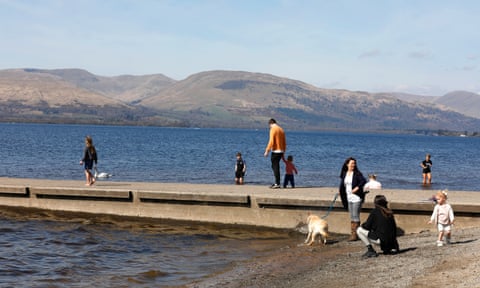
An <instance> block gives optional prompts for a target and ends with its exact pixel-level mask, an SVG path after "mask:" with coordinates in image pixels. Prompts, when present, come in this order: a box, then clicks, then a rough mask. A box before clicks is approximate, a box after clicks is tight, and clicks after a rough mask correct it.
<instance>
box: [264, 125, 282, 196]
mask: <svg viewBox="0 0 480 288" xmlns="http://www.w3.org/2000/svg"><path fill="white" fill-rule="evenodd" d="M268 125H269V126H270V139H269V141H268V144H267V148H265V153H264V156H265V157H267V156H268V153H270V152H272V155H271V160H272V170H273V175H274V176H275V183H274V184H272V186H271V187H270V188H274V189H277V188H280V160H281V159H282V157H283V154H284V153H285V150H287V140H286V138H285V132H284V131H283V129H282V127H280V126H279V125H278V124H277V121H275V119H273V118H272V119H270V121H268Z"/></svg>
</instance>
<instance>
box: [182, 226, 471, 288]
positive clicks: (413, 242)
mask: <svg viewBox="0 0 480 288" xmlns="http://www.w3.org/2000/svg"><path fill="white" fill-rule="evenodd" d="M479 237H480V227H477V228H466V229H462V230H457V229H455V227H454V230H453V231H452V244H450V245H446V246H443V247H437V246H436V239H437V233H436V231H433V230H431V231H430V230H425V231H424V232H421V233H416V234H408V235H403V236H401V237H399V238H398V241H399V243H400V249H401V251H400V253H399V254H396V255H383V254H380V255H379V256H378V257H377V258H368V259H362V254H363V253H364V252H365V251H366V249H365V247H364V246H363V244H362V242H360V241H356V242H348V241H346V236H336V238H335V239H331V240H330V241H329V242H328V243H327V245H326V246H323V245H321V244H316V245H315V246H313V247H312V246H304V245H302V244H301V243H300V244H299V243H298V242H296V243H290V245H288V246H285V247H282V248H281V249H279V250H277V251H274V252H273V253H272V254H270V255H268V256H264V257H257V258H255V259H252V260H250V261H248V262H240V263H236V264H235V265H234V267H233V268H232V269H231V270H229V271H226V272H224V273H221V274H218V275H215V276H213V277H210V278H208V279H203V280H199V281H197V282H196V283H193V284H191V285H188V286H187V287H195V288H204V287H230V288H234V287H288V288H308V287H419V288H420V287H432V288H433V287H435V288H438V287H465V288H466V287H468V288H470V287H480V276H479V275H480V261H479V260H478V259H480V258H479V256H480V239H479ZM378 250H379V249H377V251H378Z"/></svg>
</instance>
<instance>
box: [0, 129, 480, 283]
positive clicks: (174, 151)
mask: <svg viewBox="0 0 480 288" xmlns="http://www.w3.org/2000/svg"><path fill="white" fill-rule="evenodd" d="M286 134H287V142H288V148H287V150H288V151H287V155H293V156H294V163H295V164H296V166H297V168H298V170H299V174H298V175H297V176H296V184H297V186H299V187H322V186H323V187H333V186H337V184H338V180H339V179H338V175H339V171H340V167H341V165H342V164H343V161H344V159H345V158H347V157H348V156H354V157H355V158H356V159H357V161H358V166H359V168H360V170H361V171H362V172H363V173H364V174H365V175H366V174H368V173H376V174H377V175H378V179H379V180H380V181H381V182H382V184H383V186H384V187H386V188H394V189H449V190H463V191H480V184H479V183H478V181H475V180H476V176H475V175H478V174H479V172H480V171H479V170H480V166H479V165H476V164H477V163H478V160H479V159H478V158H479V157H480V156H479V155H478V154H479V153H478V149H479V148H478V147H480V145H479V144H480V138H473V137H443V136H442V137H434V136H419V135H396V134H373V133H372V134H367V133H340V132H300V131H288V130H287V129H286ZM85 135H91V136H92V137H93V139H94V144H95V146H96V148H97V151H98V156H99V163H98V168H99V170H100V171H101V172H107V173H111V174H113V176H112V177H111V178H109V181H141V182H182V183H214V184H232V182H233V178H234V173H233V169H234V164H235V153H236V152H237V151H241V152H242V154H243V155H244V159H245V161H246V162H247V167H248V169H247V175H246V179H245V181H246V185H266V186H267V185H269V184H271V182H272V180H273V176H272V172H271V168H270V159H269V158H265V157H263V152H264V149H265V146H266V143H267V141H268V129H264V130H232V129H188V128H158V127H120V126H91V125H45V124H14V123H12V124H0V136H1V139H2V141H3V145H1V149H0V159H1V161H0V177H17V178H40V179H69V180H84V175H83V170H82V166H80V165H79V160H80V158H81V154H82V150H83V145H84V137H85ZM426 153H430V154H431V155H432V162H433V167H432V174H433V184H432V186H431V187H428V188H425V187H423V186H422V185H421V172H422V171H421V167H420V162H421V161H422V160H423V159H424V157H425V154H426ZM282 168H283V167H282ZM472 193H475V192H472ZM0 200H1V199H0ZM301 240H302V238H301V237H300V238H299V236H298V235H297V234H296V233H292V232H291V231H281V230H263V229H255V228H251V227H249V228H244V227H232V226H222V225H211V224H204V223H182V222H169V221H161V220H156V221H153V220H152V221H151V222H142V221H140V222H135V221H133V220H124V219H120V220H119V219H115V218H114V217H108V216H104V215H103V216H92V217H84V216H74V217H72V216H68V217H61V216H59V215H54V214H53V213H52V214H51V213H49V212H47V211H34V212H29V213H25V212H24V211H16V210H15V209H13V210H12V209H7V208H2V209H0V245H1V247H2V249H1V250H0V287H94V286H97V287H167V286H170V287H171V286H180V285H185V284H187V283H191V282H192V281H195V280H197V279H201V278H203V277H208V275H211V274H213V273H216V272H218V271H222V270H225V269H228V267H230V266H231V265H232V263H234V262H238V261H244V260H248V259H251V258H253V257H255V256H258V255H261V254H262V253H271V252H272V251H275V250H278V249H280V248H281V247H284V246H285V245H291V244H292V243H297V242H298V243H300V241H301Z"/></svg>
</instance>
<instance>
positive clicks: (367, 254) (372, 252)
mask: <svg viewBox="0 0 480 288" xmlns="http://www.w3.org/2000/svg"><path fill="white" fill-rule="evenodd" d="M367 248H368V250H367V252H365V254H363V255H362V258H372V257H378V253H377V251H375V249H373V247H372V245H368V246H367Z"/></svg>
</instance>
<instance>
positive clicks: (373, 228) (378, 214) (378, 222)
mask: <svg viewBox="0 0 480 288" xmlns="http://www.w3.org/2000/svg"><path fill="white" fill-rule="evenodd" d="M374 204H375V208H374V209H373V210H372V211H371V212H370V215H369V216H368V219H367V221H365V222H364V223H363V224H362V225H361V226H360V227H358V229H357V234H358V238H360V240H362V242H363V243H364V244H365V245H366V246H367V252H366V253H365V254H363V256H362V257H364V258H369V257H377V256H378V254H377V252H376V251H375V249H373V247H372V244H376V245H380V248H381V249H382V251H383V254H390V253H396V252H399V250H400V248H399V246H398V241H397V224H396V222H395V217H394V216H393V211H392V210H391V209H390V208H388V207H387V204H388V201H387V198H386V197H385V196H384V195H377V196H375V200H374Z"/></svg>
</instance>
